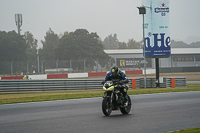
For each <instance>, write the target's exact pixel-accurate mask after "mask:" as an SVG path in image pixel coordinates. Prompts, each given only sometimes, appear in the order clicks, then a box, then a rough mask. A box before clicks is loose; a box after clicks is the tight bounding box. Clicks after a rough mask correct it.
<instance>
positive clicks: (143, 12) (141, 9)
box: [137, 6, 146, 88]
mask: <svg viewBox="0 0 200 133" xmlns="http://www.w3.org/2000/svg"><path fill="white" fill-rule="evenodd" d="M137 8H138V9H139V14H142V17H143V56H144V88H146V57H145V47H146V46H145V38H144V36H145V35H144V14H146V8H145V7H144V6H141V7H137Z"/></svg>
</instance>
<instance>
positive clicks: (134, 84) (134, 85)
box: [132, 79, 136, 89]
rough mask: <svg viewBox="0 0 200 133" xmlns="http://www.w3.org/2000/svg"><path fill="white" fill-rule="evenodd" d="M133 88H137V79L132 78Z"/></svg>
mask: <svg viewBox="0 0 200 133" xmlns="http://www.w3.org/2000/svg"><path fill="white" fill-rule="evenodd" d="M132 88H133V89H136V79H132Z"/></svg>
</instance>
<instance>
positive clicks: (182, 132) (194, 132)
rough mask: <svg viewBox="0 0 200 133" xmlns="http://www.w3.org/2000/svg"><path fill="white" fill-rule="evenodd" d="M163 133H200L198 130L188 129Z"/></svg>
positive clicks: (199, 129)
mask: <svg viewBox="0 0 200 133" xmlns="http://www.w3.org/2000/svg"><path fill="white" fill-rule="evenodd" d="M164 133H200V128H190V129H184V130H179V131H172V132H164Z"/></svg>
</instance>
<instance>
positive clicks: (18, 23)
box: [15, 14, 22, 35]
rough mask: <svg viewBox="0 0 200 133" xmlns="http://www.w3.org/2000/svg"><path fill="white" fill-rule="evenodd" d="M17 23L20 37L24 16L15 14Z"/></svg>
mask: <svg viewBox="0 0 200 133" xmlns="http://www.w3.org/2000/svg"><path fill="white" fill-rule="evenodd" d="M15 22H16V25H17V29H18V34H19V35H20V27H21V26H22V14H15Z"/></svg>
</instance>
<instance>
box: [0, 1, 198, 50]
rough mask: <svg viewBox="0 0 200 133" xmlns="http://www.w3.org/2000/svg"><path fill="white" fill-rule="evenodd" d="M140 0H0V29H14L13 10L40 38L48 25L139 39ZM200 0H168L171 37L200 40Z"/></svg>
mask: <svg viewBox="0 0 200 133" xmlns="http://www.w3.org/2000/svg"><path fill="white" fill-rule="evenodd" d="M141 4H142V0H0V18H1V19H0V30H1V31H12V30H15V31H16V32H17V27H16V24H15V18H14V15H15V14H18V13H20V14H22V18H23V24H22V27H21V29H22V31H21V34H24V32H26V31H29V32H31V33H32V34H33V36H34V38H35V39H37V40H38V41H39V45H40V47H41V43H40V41H41V40H44V36H45V35H46V32H47V31H48V30H49V28H51V29H52V30H53V31H54V32H55V33H56V34H58V35H59V34H60V33H63V32H65V31H68V32H72V31H75V30H76V29H80V28H81V29H87V30H88V31H89V32H90V33H91V32H96V33H97V34H98V35H99V36H100V38H101V39H102V40H104V39H105V37H106V36H108V35H110V34H114V33H116V34H117V38H118V40H119V41H120V42H123V41H124V42H128V39H132V38H133V39H135V40H136V41H140V40H142V16H141V15H139V12H138V9H137V6H141ZM199 7H200V0H170V25H171V31H170V32H171V39H175V40H182V41H185V42H187V43H190V41H189V39H187V38H188V37H190V38H191V36H193V37H194V38H195V39H194V41H197V39H198V40H199V41H200V14H199V13H200V11H199Z"/></svg>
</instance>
